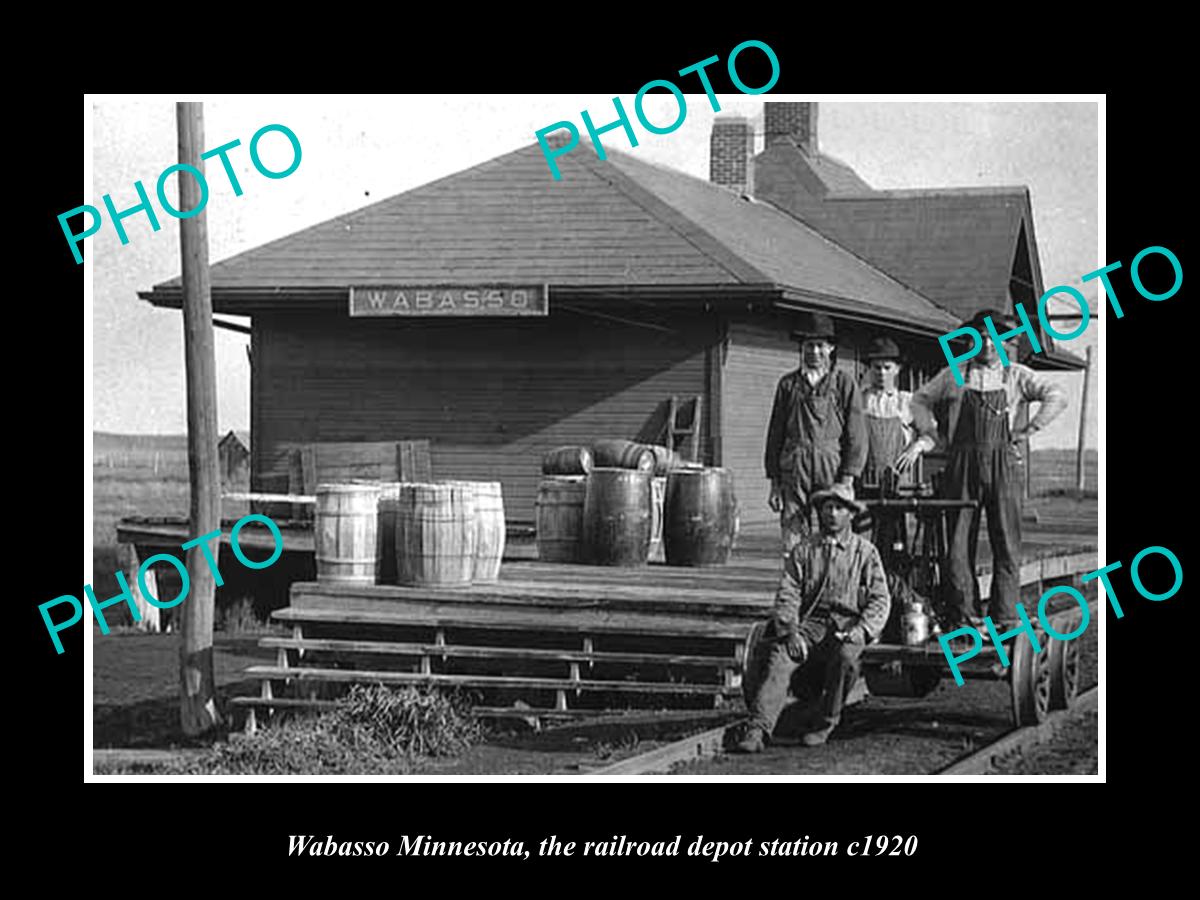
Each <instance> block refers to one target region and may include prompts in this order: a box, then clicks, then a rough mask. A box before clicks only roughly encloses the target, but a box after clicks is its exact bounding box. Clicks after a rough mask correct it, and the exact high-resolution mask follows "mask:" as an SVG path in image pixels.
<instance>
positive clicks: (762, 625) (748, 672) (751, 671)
mask: <svg viewBox="0 0 1200 900" xmlns="http://www.w3.org/2000/svg"><path fill="white" fill-rule="evenodd" d="M766 630H767V623H766V622H756V623H755V624H754V626H753V627H752V628H751V629H750V634H749V635H747V637H746V656H745V658H744V659H743V661H742V699H744V700H745V701H746V707H747V708H749V706H750V702H751V701H752V700H753V699H754V695H755V694H757V693H758V686H759V685H760V684H761V683H762V670H763V654H764V653H765V652H766V650H767V648H768V646H769V645H768V643H767V642H766V641H764V640H763V634H764V632H766Z"/></svg>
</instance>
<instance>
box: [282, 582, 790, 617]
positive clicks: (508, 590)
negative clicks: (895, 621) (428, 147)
mask: <svg viewBox="0 0 1200 900" xmlns="http://www.w3.org/2000/svg"><path fill="white" fill-rule="evenodd" d="M355 599H365V600H369V601H370V602H371V603H376V604H380V605H383V606H393V605H397V604H399V603H411V602H414V601H416V602H419V601H426V602H436V603H464V604H465V603H469V604H473V605H477V606H487V605H495V606H530V607H571V608H586V607H597V608H600V607H603V608H605V609H614V610H615V609H622V610H629V611H634V612H636V611H642V610H646V611H652V612H662V611H671V612H679V613H695V614H697V615H712V614H722V615H730V616H739V615H740V616H743V617H749V618H754V617H761V616H762V615H764V614H765V613H766V612H767V611H769V610H770V608H771V606H772V605H773V602H774V597H773V595H772V594H766V595H765V594H763V593H757V594H756V593H751V592H744V591H738V592H734V591H715V590H702V589H694V588H691V589H674V590H671V591H670V592H669V593H664V592H663V591H662V590H660V589H654V588H635V587H621V586H617V585H604V586H603V587H602V588H600V587H597V586H591V585H587V584H583V585H571V584H557V583H551V582H524V583H522V582H516V581H505V580H501V581H500V582H498V583H496V584H479V585H467V586H463V587H457V588H435V587H399V586H396V585H341V584H328V583H321V582H311V581H304V582H298V583H296V584H294V585H293V586H292V603H293V605H294V606H302V607H308V606H328V607H330V608H335V607H338V606H340V605H342V603H343V602H344V601H350V600H355Z"/></svg>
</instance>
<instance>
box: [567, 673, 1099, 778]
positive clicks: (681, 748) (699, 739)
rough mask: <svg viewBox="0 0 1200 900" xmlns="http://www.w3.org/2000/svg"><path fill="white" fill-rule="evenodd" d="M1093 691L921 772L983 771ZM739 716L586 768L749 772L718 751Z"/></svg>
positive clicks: (615, 773) (1057, 727) (1053, 725)
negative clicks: (704, 765) (700, 766)
mask: <svg viewBox="0 0 1200 900" xmlns="http://www.w3.org/2000/svg"><path fill="white" fill-rule="evenodd" d="M1098 696H1099V688H1098V687H1096V686H1093V687H1091V688H1089V689H1087V690H1086V691H1083V692H1082V693H1081V694H1079V696H1078V697H1077V698H1076V700H1075V702H1074V703H1073V704H1072V706H1071V708H1070V709H1067V710H1061V711H1058V712H1054V713H1051V714H1050V715H1048V716H1047V717H1046V719H1045V721H1043V722H1042V723H1040V724H1038V725H1030V726H1026V727H1024V728H1017V729H1015V730H1012V731H1009V732H1007V733H1005V734H1003V735H1001V736H1000V737H999V738H997V739H996V740H993V741H991V742H990V743H988V744H986V745H985V746H983V747H981V748H979V749H977V750H974V751H973V752H970V753H968V754H966V755H965V756H962V757H960V758H958V759H956V760H954V761H953V762H951V763H950V764H949V765H941V766H936V767H933V768H932V769H931V770H930V771H928V772H925V773H923V774H929V775H985V774H988V773H989V772H990V771H992V770H993V767H994V766H995V765H996V764H997V763H998V762H999V761H1000V760H1001V759H1003V758H1004V757H1007V756H1010V755H1012V754H1014V753H1018V752H1023V751H1025V750H1028V749H1030V748H1032V747H1034V746H1037V745H1038V744H1044V743H1047V742H1049V741H1051V740H1053V739H1054V738H1055V737H1056V736H1057V735H1058V734H1059V732H1060V731H1061V730H1062V728H1063V726H1064V725H1065V724H1066V722H1067V721H1069V719H1070V717H1071V716H1073V715H1075V714H1078V713H1079V712H1086V711H1090V710H1094V709H1096V705H1097V702H1098ZM742 721H744V719H743V720H738V722H734V723H731V724H728V725H722V726H721V727H719V728H712V729H709V730H707V731H703V732H700V733H698V734H693V735H689V736H688V737H685V738H681V739H679V740H677V741H672V742H671V743H669V744H664V745H662V746H660V747H656V748H655V749H653V750H650V751H647V752H645V753H641V754H638V755H637V756H631V757H628V758H626V759H623V760H621V761H619V762H616V763H613V764H611V765H608V766H604V767H602V768H597V769H592V770H590V771H589V772H587V774H588V775H598V776H606V777H626V776H632V775H665V774H672V770H673V769H674V768H675V767H676V766H680V765H686V764H689V763H696V762H702V761H706V760H712V759H714V758H716V757H723V759H724V761H725V765H723V767H722V773H721V774H728V775H741V774H750V773H748V772H746V771H744V770H745V769H746V768H747V767H746V765H743V763H750V762H753V761H754V760H755V757H747V756H738V755H733V754H725V751H724V744H725V733H726V731H727V730H728V729H729V728H732V727H736V726H737V725H738V724H739V723H740V722H742ZM785 746H786V745H785ZM788 750H789V751H791V750H792V748H790V747H789V748H788ZM794 752H797V753H800V752H803V751H800V750H795V751H794ZM755 774H757V773H755ZM780 774H782V773H780ZM814 774H815V773H814ZM862 774H867V773H862Z"/></svg>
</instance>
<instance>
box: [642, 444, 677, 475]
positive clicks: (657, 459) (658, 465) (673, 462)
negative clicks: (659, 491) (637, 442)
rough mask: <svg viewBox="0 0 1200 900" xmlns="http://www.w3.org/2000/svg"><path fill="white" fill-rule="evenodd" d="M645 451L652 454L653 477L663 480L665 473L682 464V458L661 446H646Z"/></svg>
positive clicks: (668, 448)
mask: <svg viewBox="0 0 1200 900" xmlns="http://www.w3.org/2000/svg"><path fill="white" fill-rule="evenodd" d="M645 446H646V449H648V450H649V451H650V452H651V453H653V454H654V475H655V477H658V478H665V477H666V475H667V473H668V472H670V471H671V470H672V469H673V468H675V467H676V466H677V465H679V464H680V463H682V462H683V457H681V456H680V455H679V454H678V453H676V452H675V451H674V450H672V449H671V448H670V447H664V446H663V445H662V444H646V445H645Z"/></svg>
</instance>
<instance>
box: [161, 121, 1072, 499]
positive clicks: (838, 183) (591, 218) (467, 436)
mask: <svg viewBox="0 0 1200 900" xmlns="http://www.w3.org/2000/svg"><path fill="white" fill-rule="evenodd" d="M764 118H765V130H766V140H765V148H764V150H763V151H762V152H761V153H757V154H756V153H755V151H754V147H755V141H754V133H753V125H752V123H751V122H749V121H747V120H745V119H740V118H736V117H729V118H718V119H717V120H716V122H715V124H714V128H713V133H712V139H711V154H712V157H711V170H712V174H711V180H710V181H704V180H702V179H697V178H694V177H692V176H689V175H685V174H682V173H679V172H676V171H672V170H670V169H667V168H664V167H661V166H657V165H654V164H651V163H648V162H646V161H644V160H642V159H639V158H638V156H637V152H636V151H632V152H630V153H622V152H620V151H617V150H613V149H610V148H606V149H607V152H608V154H609V158H608V160H607V161H603V162H602V161H600V160H599V159H598V158H597V157H596V155H595V154H594V152H592V150H591V149H590V148H588V147H584V146H580V147H579V148H576V150H574V151H573V152H571V153H568V154H566V155H564V156H561V157H559V159H558V163H559V166H560V168H561V170H562V179H561V180H555V179H554V178H552V177H551V175H550V172H549V170H548V168H547V166H546V162H545V158H544V156H543V154H542V151H541V148H540V147H539V146H538V145H537V144H536V143H534V144H531V145H530V146H527V147H525V148H523V149H520V150H516V151H514V152H512V153H508V154H505V155H503V156H499V157H496V158H495V159H491V160H488V161H487V162H484V163H481V164H480V165H478V166H475V167H474V168H471V169H468V170H466V171H463V172H459V173H456V174H453V175H450V176H447V177H445V178H442V179H440V180H438V181H435V182H432V183H430V184H427V185H424V186H422V187H419V188H416V189H414V190H410V191H407V192H405V193H403V194H400V195H398V196H395V197H391V198H389V199H386V200H383V201H381V202H378V203H375V204H373V205H371V206H367V207H365V208H363V209H361V210H358V211H356V212H353V213H350V214H347V215H344V216H340V217H338V218H335V219H332V220H330V221H328V222H324V223H322V224H319V225H315V226H313V227H311V228H308V229H305V230H303V231H300V232H297V233H296V234H293V235H290V236H288V237H284V238H281V239H279V240H277V241H274V242H272V243H269V244H266V245H264V246H262V247H258V248H256V249H253V250H250V251H247V252H245V253H242V254H239V255H237V256H234V257H232V258H230V259H227V260H225V261H223V262H220V263H217V264H215V265H213V266H212V270H211V276H212V299H213V307H214V311H215V312H218V313H226V314H236V315H241V316H249V317H250V318H251V323H252V325H251V328H252V334H251V367H252V372H251V435H252V441H251V454H252V457H251V489H252V490H255V491H278V490H280V489H287V488H289V486H292V487H294V472H295V454H296V453H297V452H298V451H299V449H300V448H302V447H304V446H308V445H313V444H320V443H326V442H383V441H395V442H401V441H421V440H428V441H429V442H430V444H429V446H430V454H431V462H432V470H433V476H434V477H435V478H439V479H442V478H445V479H488V480H499V481H501V482H502V483H503V492H504V503H505V509H506V514H507V516H508V519H509V521H510V523H512V522H527V523H528V522H532V521H533V520H534V517H535V513H534V500H535V497H536V494H537V490H538V484H539V481H540V480H541V478H542V475H541V470H540V461H541V458H542V455H543V454H544V453H545V452H546V451H547V450H549V449H551V448H553V447H557V446H560V445H567V444H590V443H592V442H593V441H594V440H598V439H601V438H635V437H638V436H642V437H647V436H648V435H649V434H650V433H651V432H652V431H653V429H654V427H655V426H654V420H655V416H656V415H658V416H659V417H660V418H661V416H662V410H663V409H664V404H665V403H666V402H667V401H668V399H669V398H672V397H674V398H677V400H678V401H680V402H681V403H682V402H684V401H695V400H696V398H698V403H697V404H696V405H697V406H698V408H699V410H700V415H699V417H698V418H699V441H698V453H697V455H698V456H700V457H701V458H702V460H703V461H704V462H706V463H709V464H711V465H719V466H724V467H726V468H728V469H729V470H730V471H731V472H732V473H733V475H734V479H735V485H736V489H737V492H738V495H739V498H740V500H741V507H742V520H743V522H753V521H757V520H761V521H767V520H770V519H773V518H774V516H773V514H772V513H771V512H770V511H769V510H768V509H767V505H766V502H765V500H766V490H767V484H766V480H765V475H764V472H763V461H762V456H763V446H764V442H765V434H766V427H767V421H768V419H769V415H770V407H771V402H772V399H773V396H774V390H775V385H776V382H777V380H778V379H779V378H780V376H782V375H783V374H785V373H786V372H788V371H790V370H792V369H794V368H796V366H797V364H798V358H797V352H796V347H795V345H794V344H793V343H792V341H791V340H790V338H789V334H790V332H791V331H792V329H793V328H794V327H796V324H797V321H798V319H799V317H800V316H801V314H802V313H803V312H805V311H823V312H827V313H830V314H831V315H833V317H834V318H835V320H836V322H837V325H838V329H839V346H838V365H840V366H842V367H844V368H847V369H848V370H850V371H852V372H854V373H855V374H856V375H862V374H863V373H864V371H865V366H864V365H863V362H862V356H861V354H862V352H863V351H864V350H865V348H866V345H867V343H868V341H869V340H870V339H871V338H872V337H874V336H877V335H887V336H889V337H892V338H893V339H894V340H895V341H896V342H897V343H898V344H899V345H900V347H901V349H902V351H903V352H904V353H905V354H906V356H907V359H908V362H909V365H910V367H911V369H912V370H913V371H912V377H913V379H914V380H915V381H917V382H919V381H920V380H922V379H923V378H924V377H927V376H928V375H929V374H930V373H932V372H933V371H936V370H937V369H938V368H940V367H941V366H943V365H945V360H944V358H943V357H942V354H941V351H940V348H939V346H938V343H937V337H938V335H940V334H944V333H945V332H947V331H948V330H950V329H952V328H955V327H957V325H958V324H959V323H960V322H961V321H962V320H963V319H964V318H966V317H967V316H969V315H970V314H971V313H972V312H973V311H974V310H975V309H977V308H979V307H981V306H994V307H999V308H1005V309H1011V308H1012V305H1013V303H1014V302H1023V303H1024V304H1025V305H1026V308H1032V306H1031V303H1032V302H1034V301H1036V300H1037V298H1038V297H1039V296H1041V294H1042V292H1043V290H1044V286H1043V284H1042V276H1041V269H1040V265H1039V261H1038V252H1037V243H1036V240H1035V236H1034V231H1033V217H1032V211H1031V207H1030V198H1029V192H1028V190H1027V189H1025V188H996V189H974V190H929V191H875V190H872V189H871V188H870V187H869V186H868V185H866V184H865V183H864V182H863V181H862V180H861V179H860V178H859V177H858V176H857V175H855V173H854V172H853V171H851V170H850V169H849V168H847V167H846V166H844V165H842V164H841V163H838V162H837V161H836V160H833V159H831V158H829V157H827V156H825V155H823V154H821V153H820V151H819V149H818V144H817V129H816V123H817V110H816V105H815V104H803V103H767V104H766V109H765V117H764ZM140 296H141V297H142V298H143V299H145V300H148V301H150V302H151V303H153V304H154V305H156V306H163V307H175V308H178V307H179V306H180V302H181V293H180V287H179V281H178V279H175V280H173V281H169V282H166V283H163V284H159V285H156V286H155V287H154V288H153V289H152V290H149V291H146V292H143V293H141V294H140ZM1039 340H1040V341H1041V342H1042V344H1043V346H1044V347H1045V348H1046V352H1044V353H1042V354H1038V355H1036V356H1033V357H1031V359H1030V362H1031V364H1033V365H1037V366H1042V367H1047V366H1049V367H1055V368H1081V367H1082V363H1081V361H1080V360H1078V359H1077V358H1075V357H1074V356H1072V355H1070V354H1067V353H1065V352H1063V351H1062V350H1061V349H1058V348H1055V347H1054V344H1053V341H1052V340H1051V339H1050V338H1049V336H1048V335H1045V334H1040V335H1039ZM647 429H649V431H648V430H647ZM311 487H312V486H311V485H309V486H308V488H309V490H311Z"/></svg>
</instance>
